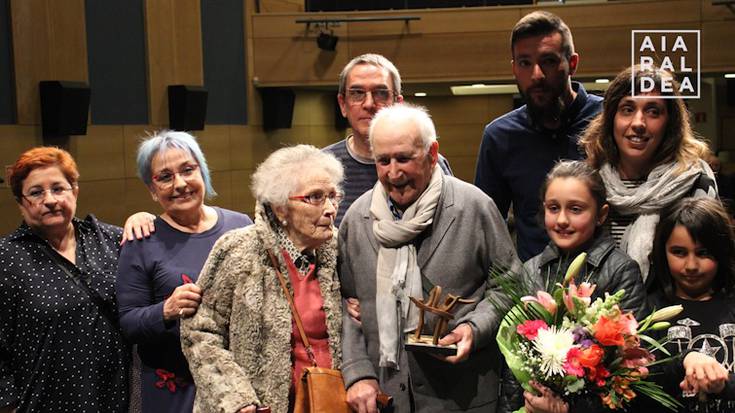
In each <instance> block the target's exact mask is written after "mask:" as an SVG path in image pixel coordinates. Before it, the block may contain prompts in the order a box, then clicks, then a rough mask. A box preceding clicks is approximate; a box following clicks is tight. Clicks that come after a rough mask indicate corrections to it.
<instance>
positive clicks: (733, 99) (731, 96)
mask: <svg viewBox="0 0 735 413" xmlns="http://www.w3.org/2000/svg"><path fill="white" fill-rule="evenodd" d="M727 105H728V106H735V79H727Z"/></svg>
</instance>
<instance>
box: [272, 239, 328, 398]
mask: <svg viewBox="0 0 735 413" xmlns="http://www.w3.org/2000/svg"><path fill="white" fill-rule="evenodd" d="M282 253H283V258H284V259H285V261H286V267H287V268H288V277H289V279H290V280H291V287H292V288H293V292H294V297H293V300H294V304H295V305H296V309H297V310H298V312H299V316H301V324H303V326H304V332H305V333H306V337H307V338H308V339H309V344H311V349H312V351H313V353H314V358H316V364H317V366H319V367H325V368H331V367H332V356H331V354H330V353H329V335H328V334H327V317H326V314H325V313H324V299H323V298H322V292H321V290H320V289H319V280H317V278H316V271H315V266H314V264H311V265H309V270H308V271H307V273H306V275H302V274H301V273H299V271H298V270H297V269H296V266H295V265H294V263H293V260H292V259H291V257H290V256H289V255H288V253H287V252H286V250H282ZM292 319H293V318H292ZM291 347H292V350H293V360H294V368H293V379H292V382H291V385H292V389H293V388H295V385H296V383H297V382H298V380H300V379H301V373H302V371H303V369H304V367H310V366H311V365H312V363H311V360H309V356H308V355H307V354H306V348H305V347H304V343H303V342H302V341H301V335H300V334H299V329H298V328H297V327H296V322H295V321H292V323H291Z"/></svg>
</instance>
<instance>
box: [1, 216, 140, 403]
mask: <svg viewBox="0 0 735 413" xmlns="http://www.w3.org/2000/svg"><path fill="white" fill-rule="evenodd" d="M73 224H74V228H75V232H76V238H77V251H76V265H74V264H72V263H71V262H69V261H68V260H66V259H65V258H63V257H62V256H61V255H59V254H58V253H57V252H56V251H54V250H53V249H52V248H51V246H50V245H49V244H48V243H47V242H46V241H45V240H44V239H42V238H40V237H39V236H37V235H35V234H34V233H33V232H32V231H31V230H30V228H29V227H28V226H27V225H26V224H22V225H21V226H20V227H19V228H18V229H17V230H16V231H15V232H13V233H12V234H10V235H8V236H6V237H4V238H2V239H0V406H16V407H17V408H18V411H19V412H21V411H22V412H26V411H27V412H57V413H62V412H123V411H126V410H127V405H128V396H127V376H128V366H129V364H130V361H129V356H130V353H129V349H128V348H127V346H126V345H125V343H124V341H123V338H122V335H121V333H120V330H119V328H118V326H117V323H116V322H115V321H114V320H116V319H117V309H116V304H115V295H114V293H115V270H116V266H117V258H118V253H119V246H118V244H119V242H120V239H121V235H122V231H121V229H120V228H118V227H114V226H111V225H108V224H104V223H101V222H99V221H97V219H96V218H95V217H94V216H91V215H90V216H88V217H87V218H86V219H85V220H79V219H76V218H75V219H74V221H73ZM49 254H51V255H53V256H54V257H55V258H56V259H58V260H59V261H60V262H61V263H62V264H63V265H65V267H66V268H67V269H68V271H69V273H68V274H67V272H65V271H63V270H62V269H61V267H60V266H59V264H58V263H57V262H56V261H54V260H53V259H52V258H51V255H49ZM71 277H75V278H76V280H72V278H71ZM77 283H83V284H84V285H86V286H87V288H88V289H89V290H91V291H92V292H93V293H94V295H96V297H98V298H97V299H96V301H97V302H95V299H93V298H92V296H91V295H90V294H89V293H88V292H87V291H86V289H85V288H84V287H83V286H82V285H78V284H77ZM100 305H101V306H102V307H103V308H101V307H100Z"/></svg>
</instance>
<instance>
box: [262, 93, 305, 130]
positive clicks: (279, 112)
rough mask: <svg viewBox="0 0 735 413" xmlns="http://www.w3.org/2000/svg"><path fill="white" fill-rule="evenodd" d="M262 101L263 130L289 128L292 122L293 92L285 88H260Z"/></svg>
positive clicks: (294, 97)
mask: <svg viewBox="0 0 735 413" xmlns="http://www.w3.org/2000/svg"><path fill="white" fill-rule="evenodd" d="M260 96H261V97H262V100H263V129H265V130H272V129H283V128H290V127H291V122H292V121H293V104H294V100H295V99H296V94H295V93H294V91H293V90H292V89H290V88H287V87H264V88H260Z"/></svg>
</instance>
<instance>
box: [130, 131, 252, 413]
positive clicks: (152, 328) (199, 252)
mask: <svg viewBox="0 0 735 413" xmlns="http://www.w3.org/2000/svg"><path fill="white" fill-rule="evenodd" d="M138 173H139V175H140V178H141V179H142V180H143V183H144V184H145V185H146V187H147V188H148V190H149V191H150V194H151V197H152V198H153V200H154V201H156V202H158V203H159V204H160V205H161V208H163V212H162V213H161V215H159V216H158V217H157V218H156V220H155V222H154V225H155V228H156V231H155V232H153V233H152V234H151V235H150V237H148V238H144V239H141V240H137V241H132V242H126V243H125V245H124V246H123V248H122V252H121V253H120V260H119V263H118V270H117V285H116V291H117V298H118V307H119V313H120V326H121V328H122V331H123V334H124V335H125V336H126V337H127V338H128V339H129V340H130V341H131V342H132V343H135V344H137V348H138V355H139V356H140V359H141V361H142V366H141V396H142V397H141V401H142V410H143V412H156V413H159V412H167V411H168V412H177V413H178V412H190V411H192V408H193V405H194V393H195V392H194V390H195V389H194V382H193V380H192V378H191V374H190V373H189V368H188V365H187V363H186V359H185V358H184V355H183V354H182V353H181V345H180V340H179V320H181V319H183V318H187V317H191V316H192V315H194V314H195V313H196V312H197V307H198V306H199V303H200V301H201V290H200V289H199V287H197V285H196V284H194V283H195V282H196V280H197V278H198V276H199V272H200V271H201V269H202V266H203V265H204V262H205V261H206V259H207V256H208V255H209V252H210V251H211V250H212V247H213V246H214V244H215V242H216V241H217V240H218V239H219V238H220V237H221V236H222V235H223V234H224V233H225V232H227V231H229V230H231V229H235V228H241V227H244V226H247V225H250V224H252V221H251V220H250V218H249V217H248V216H247V215H245V214H241V213H239V212H234V211H229V210H226V209H222V208H217V207H212V206H208V205H205V204H204V199H205V198H210V197H212V196H214V195H216V194H215V192H214V189H213V188H212V183H211V179H210V177H209V168H208V167H207V161H206V160H205V159H204V154H203V153H202V151H201V149H200V148H199V145H198V144H197V141H196V139H195V138H194V137H193V136H192V135H190V134H188V133H184V132H172V131H162V132H159V133H157V134H155V135H154V136H151V137H150V138H148V139H146V140H145V141H143V142H142V143H141V145H140V146H139V148H138Z"/></svg>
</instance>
